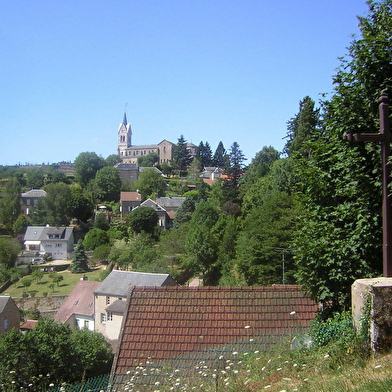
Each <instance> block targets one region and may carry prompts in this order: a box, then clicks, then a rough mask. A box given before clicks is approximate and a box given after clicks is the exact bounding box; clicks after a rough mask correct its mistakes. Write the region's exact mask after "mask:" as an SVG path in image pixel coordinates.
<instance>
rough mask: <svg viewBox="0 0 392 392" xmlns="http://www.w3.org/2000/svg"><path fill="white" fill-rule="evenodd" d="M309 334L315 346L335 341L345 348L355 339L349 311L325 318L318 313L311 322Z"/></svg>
mask: <svg viewBox="0 0 392 392" xmlns="http://www.w3.org/2000/svg"><path fill="white" fill-rule="evenodd" d="M310 336H311V337H312V341H313V343H314V344H316V345H317V346H320V347H322V346H326V345H328V344H329V343H331V342H333V341H335V342H338V343H339V344H340V345H341V346H342V348H343V349H347V348H348V347H349V346H350V345H352V344H353V341H355V339H357V335H356V332H355V328H354V326H353V322H352V316H351V312H343V313H335V314H333V315H332V317H329V318H327V319H324V318H323V317H322V316H321V315H318V316H317V317H316V318H315V319H314V320H313V321H312V323H311V329H310ZM363 354H365V353H363Z"/></svg>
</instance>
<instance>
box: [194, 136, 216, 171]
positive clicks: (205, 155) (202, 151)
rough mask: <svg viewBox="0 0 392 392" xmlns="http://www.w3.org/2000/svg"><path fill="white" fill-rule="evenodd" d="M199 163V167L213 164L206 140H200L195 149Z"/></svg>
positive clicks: (209, 147)
mask: <svg viewBox="0 0 392 392" xmlns="http://www.w3.org/2000/svg"><path fill="white" fill-rule="evenodd" d="M195 158H196V159H197V160H198V161H199V162H200V164H201V167H202V168H203V167H210V166H212V164H213V160H212V150H211V146H210V144H209V143H208V142H205V143H203V142H200V144H199V146H198V147H197V149H196V157H195Z"/></svg>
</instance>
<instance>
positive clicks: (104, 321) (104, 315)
mask: <svg viewBox="0 0 392 392" xmlns="http://www.w3.org/2000/svg"><path fill="white" fill-rule="evenodd" d="M101 323H102V324H104V323H106V314H105V313H101Z"/></svg>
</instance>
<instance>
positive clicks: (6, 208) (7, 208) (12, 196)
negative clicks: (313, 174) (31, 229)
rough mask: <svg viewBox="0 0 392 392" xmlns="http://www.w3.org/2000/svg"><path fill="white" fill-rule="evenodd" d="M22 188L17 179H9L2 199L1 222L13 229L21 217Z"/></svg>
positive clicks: (0, 207) (0, 206) (0, 202)
mask: <svg viewBox="0 0 392 392" xmlns="http://www.w3.org/2000/svg"><path fill="white" fill-rule="evenodd" d="M20 192H21V186H20V183H19V181H18V179H17V178H16V177H11V178H9V179H8V181H7V184H6V186H5V189H4V193H3V195H2V198H1V199H0V222H1V223H2V224H3V225H6V226H8V227H12V225H13V224H14V222H15V221H16V219H17V218H18V216H19V215H20Z"/></svg>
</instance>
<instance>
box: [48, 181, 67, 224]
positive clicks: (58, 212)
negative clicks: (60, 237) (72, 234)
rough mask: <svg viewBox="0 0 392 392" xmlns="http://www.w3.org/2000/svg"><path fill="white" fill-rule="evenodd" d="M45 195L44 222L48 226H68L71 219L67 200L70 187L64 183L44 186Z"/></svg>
mask: <svg viewBox="0 0 392 392" xmlns="http://www.w3.org/2000/svg"><path fill="white" fill-rule="evenodd" d="M44 189H45V192H46V196H45V198H41V199H43V203H44V210H45V214H46V222H47V223H48V224H49V225H50V226H68V225H69V222H70V220H71V213H70V208H69V201H70V200H71V197H72V192H71V188H70V187H69V185H67V184H64V183H61V182H60V183H58V184H48V185H46V186H45V188H44Z"/></svg>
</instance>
